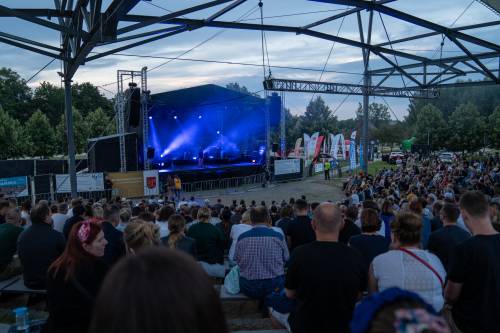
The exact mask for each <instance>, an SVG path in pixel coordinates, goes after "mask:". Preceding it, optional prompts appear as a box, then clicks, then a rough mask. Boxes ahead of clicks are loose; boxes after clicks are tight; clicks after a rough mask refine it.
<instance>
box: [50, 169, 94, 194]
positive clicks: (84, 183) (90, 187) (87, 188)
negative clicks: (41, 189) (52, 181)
mask: <svg viewBox="0 0 500 333" xmlns="http://www.w3.org/2000/svg"><path fill="white" fill-rule="evenodd" d="M76 187H77V190H78V192H97V191H104V174H103V173H102V172H98V173H82V174H79V175H76ZM56 193H71V182H70V180H69V174H59V175H56Z"/></svg>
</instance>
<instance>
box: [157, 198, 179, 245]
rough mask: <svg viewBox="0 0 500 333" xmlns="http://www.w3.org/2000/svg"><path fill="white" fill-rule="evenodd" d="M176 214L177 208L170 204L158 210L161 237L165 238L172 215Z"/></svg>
mask: <svg viewBox="0 0 500 333" xmlns="http://www.w3.org/2000/svg"><path fill="white" fill-rule="evenodd" d="M174 214H175V209H174V208H173V207H172V206H170V205H165V206H163V207H161V209H160V211H159V212H158V218H157V219H156V225H157V226H159V227H160V238H165V237H167V236H168V233H169V230H170V228H169V226H168V220H169V219H170V216H172V215H174Z"/></svg>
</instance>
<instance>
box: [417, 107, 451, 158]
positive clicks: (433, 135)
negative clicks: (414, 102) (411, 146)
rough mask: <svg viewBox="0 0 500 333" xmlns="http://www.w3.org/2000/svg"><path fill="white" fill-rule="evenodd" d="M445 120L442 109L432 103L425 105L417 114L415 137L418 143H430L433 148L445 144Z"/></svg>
mask: <svg viewBox="0 0 500 333" xmlns="http://www.w3.org/2000/svg"><path fill="white" fill-rule="evenodd" d="M444 128H445V122H444V119H443V114H442V113H441V110H439V109H438V108H437V107H435V106H434V105H432V104H427V105H426V106H424V107H423V108H422V109H421V110H420V111H419V113H418V115H417V121H416V124H415V133H414V134H415V138H416V139H417V141H416V143H418V144H427V142H429V143H430V145H431V147H432V149H439V148H440V147H441V146H443V135H444Z"/></svg>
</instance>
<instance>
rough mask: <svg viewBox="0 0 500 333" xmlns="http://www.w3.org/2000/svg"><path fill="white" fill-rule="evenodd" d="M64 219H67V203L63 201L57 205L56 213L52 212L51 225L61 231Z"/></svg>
mask: <svg viewBox="0 0 500 333" xmlns="http://www.w3.org/2000/svg"><path fill="white" fill-rule="evenodd" d="M66 220H68V204H67V203H65V202H63V203H60V204H59V205H58V206H57V213H55V214H52V223H53V224H52V227H53V228H54V230H56V231H59V232H61V233H62V232H63V230H64V224H65V223H66Z"/></svg>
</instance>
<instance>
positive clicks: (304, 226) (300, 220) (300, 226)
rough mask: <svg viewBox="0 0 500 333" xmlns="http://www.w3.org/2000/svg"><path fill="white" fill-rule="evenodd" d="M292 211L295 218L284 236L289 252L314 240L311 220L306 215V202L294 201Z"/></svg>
mask: <svg viewBox="0 0 500 333" xmlns="http://www.w3.org/2000/svg"><path fill="white" fill-rule="evenodd" d="M294 210H295V218H294V219H293V220H292V222H290V225H289V226H288V233H287V234H286V236H287V241H288V246H289V247H290V251H293V250H294V249H295V248H296V247H298V246H300V245H303V244H307V243H310V242H312V241H314V240H315V235H314V230H313V229H312V227H311V219H310V218H309V215H308V213H309V212H308V205H307V201H306V200H304V199H298V200H296V201H295V204H294Z"/></svg>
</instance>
